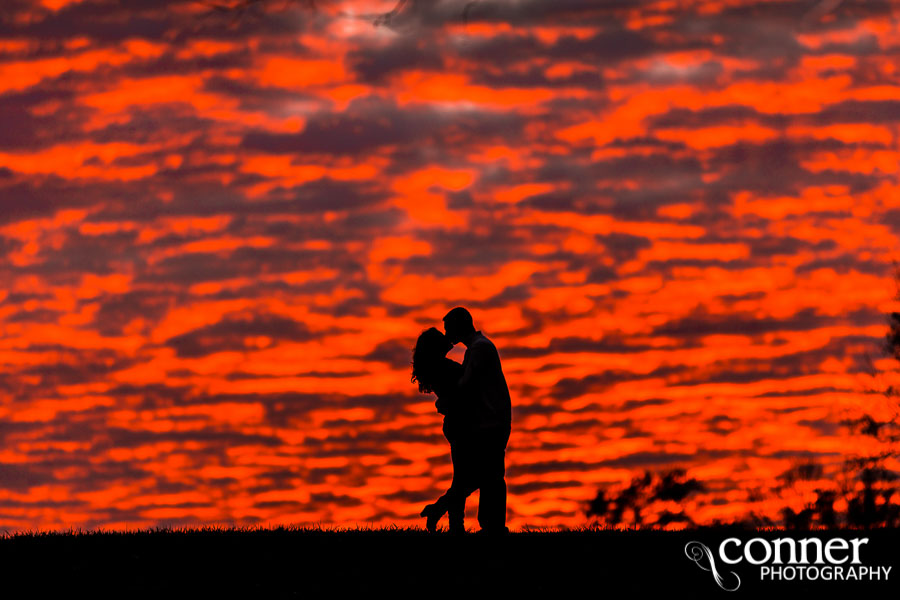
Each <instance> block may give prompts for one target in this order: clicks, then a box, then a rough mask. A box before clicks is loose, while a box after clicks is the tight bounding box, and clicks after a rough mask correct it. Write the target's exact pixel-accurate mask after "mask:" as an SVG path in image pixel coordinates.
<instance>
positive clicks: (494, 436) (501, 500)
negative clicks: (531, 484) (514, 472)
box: [478, 429, 510, 532]
mask: <svg viewBox="0 0 900 600" xmlns="http://www.w3.org/2000/svg"><path fill="white" fill-rule="evenodd" d="M509 433H510V432H509V430H508V429H507V430H492V431H485V432H483V433H482V434H481V435H480V436H479V444H478V446H479V451H480V463H479V466H480V469H479V487H480V488H481V497H480V498H479V502H478V524H479V525H481V529H482V530H486V531H490V532H496V531H502V530H504V529H505V527H506V478H505V477H506V444H507V442H508V441H509Z"/></svg>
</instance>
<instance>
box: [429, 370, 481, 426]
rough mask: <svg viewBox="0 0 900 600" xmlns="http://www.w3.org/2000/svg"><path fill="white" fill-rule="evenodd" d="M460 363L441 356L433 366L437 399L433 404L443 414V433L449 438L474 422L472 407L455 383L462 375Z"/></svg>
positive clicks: (434, 388)
mask: <svg viewBox="0 0 900 600" xmlns="http://www.w3.org/2000/svg"><path fill="white" fill-rule="evenodd" d="M462 374H463V368H462V365H461V364H459V363H458V362H456V361H455V360H453V359H452V358H447V357H443V358H442V359H441V360H440V362H439V363H438V365H437V366H436V368H435V376H434V383H433V384H432V386H431V387H432V389H433V390H434V393H435V395H437V397H438V399H437V401H436V402H435V406H436V407H437V409H438V412H439V413H441V414H442V415H444V435H446V436H447V439H448V440H449V439H450V438H452V437H458V436H460V435H463V434H465V433H466V432H467V431H469V430H470V429H471V427H472V426H473V424H474V417H475V413H474V407H473V406H472V403H471V402H470V401H469V400H470V399H469V398H466V397H465V396H463V395H462V394H460V391H459V388H458V387H457V383H458V382H459V379H460V378H461V377H462Z"/></svg>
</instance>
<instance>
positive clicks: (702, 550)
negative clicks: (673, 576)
mask: <svg viewBox="0 0 900 600" xmlns="http://www.w3.org/2000/svg"><path fill="white" fill-rule="evenodd" d="M684 553H685V554H686V555H687V557H688V558H689V559H691V560H692V561H694V562H695V563H697V566H698V567H700V568H701V569H703V570H704V571H712V574H713V577H715V579H716V583H718V584H719V587H720V588H722V589H723V590H725V591H726V592H733V591H735V590H736V589H738V588H739V587H741V578H740V577H739V576H738V574H737V573H735V572H734V571H732V572H731V574H732V575H734V578H735V579H737V583H736V584H735V586H734V587H733V588H729V587H725V584H724V583H723V582H724V580H725V579H724V578H723V577H722V575H720V574H719V571H718V570H717V569H716V559H715V558H713V554H712V552H710V550H709V546H707V545H706V544H701V543H700V542H694V541H692V542H688V543H687V544H685V545H684ZM704 557H705V558H706V560H707V561H709V567H704V566H703V562H702V561H703V559H704Z"/></svg>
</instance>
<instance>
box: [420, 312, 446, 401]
mask: <svg viewBox="0 0 900 600" xmlns="http://www.w3.org/2000/svg"><path fill="white" fill-rule="evenodd" d="M451 348H453V344H451V343H450V342H449V341H448V340H447V336H445V335H444V334H443V333H441V331H440V330H439V329H437V328H436V327H429V328H428V329H426V330H425V331H423V332H422V333H421V334H419V339H418V340H416V347H415V348H413V358H412V377H411V378H410V381H412V382H413V383H415V382H417V381H418V382H419V391H420V392H422V393H423V394H428V393H431V391H432V387H431V386H432V384H433V383H434V377H435V374H436V372H437V366H438V363H439V361H440V360H441V358H443V357H444V356H446V355H447V353H448V352H450V349H451Z"/></svg>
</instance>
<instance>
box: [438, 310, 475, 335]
mask: <svg viewBox="0 0 900 600" xmlns="http://www.w3.org/2000/svg"><path fill="white" fill-rule="evenodd" d="M444 333H445V334H446V336H447V338H448V339H449V340H450V343H451V344H457V343H459V342H461V341H462V340H464V339H465V338H467V337H469V336H470V335H471V334H473V333H475V325H474V324H473V323H472V315H471V314H469V311H467V310H466V309H464V308H463V307H462V306H457V307H456V308H454V309H452V310H451V311H450V312H448V313H447V314H446V315H445V316H444Z"/></svg>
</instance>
